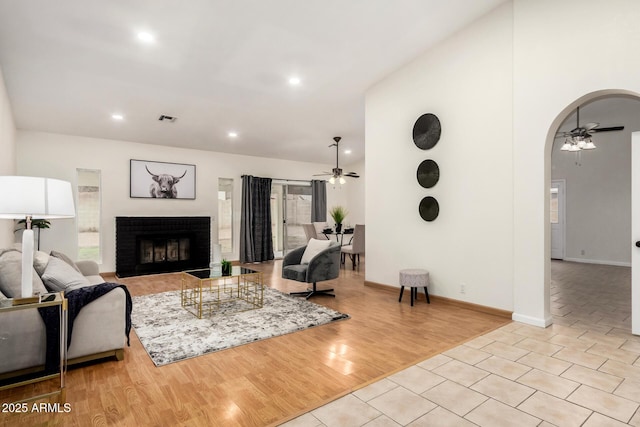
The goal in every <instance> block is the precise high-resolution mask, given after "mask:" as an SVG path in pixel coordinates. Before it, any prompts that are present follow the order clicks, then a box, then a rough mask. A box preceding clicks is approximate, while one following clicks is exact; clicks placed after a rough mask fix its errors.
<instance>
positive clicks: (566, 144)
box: [560, 142, 571, 151]
mask: <svg viewBox="0 0 640 427" xmlns="http://www.w3.org/2000/svg"><path fill="white" fill-rule="evenodd" d="M570 149H571V144H569V143H568V142H565V143H564V144H562V147H561V148H560V150H562V151H569V150H570Z"/></svg>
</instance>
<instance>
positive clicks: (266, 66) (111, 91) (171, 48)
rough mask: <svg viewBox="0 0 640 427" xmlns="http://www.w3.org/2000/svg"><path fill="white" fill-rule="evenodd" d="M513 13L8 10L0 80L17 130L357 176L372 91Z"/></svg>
mask: <svg viewBox="0 0 640 427" xmlns="http://www.w3.org/2000/svg"><path fill="white" fill-rule="evenodd" d="M503 1H504V0H446V1H442V0H342V1H338V0H325V1H321V2H320V1H316V2H313V1H302V0H253V1H251V0H235V1H232V0H226V1H223V0H189V1H184V2H181V1H166V0H136V1H131V0H107V1H100V2H98V1H93V0H56V1H51V0H28V1H16V0H0V67H1V68H2V70H3V73H4V78H5V83H6V86H7V91H8V93H9V99H10V102H11V105H12V110H13V113H14V118H15V122H16V126H17V127H18V128H19V129H29V130H39V131H46V132H55V133H63V134H70V135H80V136H89V137H98V138H108V139H117V140H127V141H136V142H142V143H149V144H160V145H169V146H178V147H189V148H196V149H202V150H212V151H221V152H229V153H241V154H248V155H254V156H262V157H273V158H282V159H292V160H301V161H312V162H319V163H328V164H331V163H333V162H334V156H335V151H333V149H329V148H328V146H329V144H331V143H332V142H333V141H332V137H333V136H342V137H343V140H342V143H341V148H344V149H346V148H351V149H352V150H353V152H352V154H350V155H349V157H347V156H345V155H343V154H341V163H346V164H348V163H350V162H354V161H357V160H360V159H362V158H364V93H365V91H366V90H367V88H369V87H371V86H372V85H373V84H375V83H376V82H377V81H379V80H381V79H382V78H384V76H386V75H387V74H389V73H391V72H393V71H394V70H396V69H398V68H399V67H401V66H402V65H403V64H405V63H407V62H409V61H410V60H412V59H413V58H415V57H416V56H417V55H419V54H420V53H422V52H424V51H425V50H427V49H429V48H430V47H431V46H433V45H434V44H436V43H437V42H439V41H441V40H442V39H444V38H446V37H447V36H449V35H451V34H453V33H454V32H456V31H457V30H459V29H461V28H462V27H464V26H465V25H467V24H468V23H470V22H471V21H473V20H475V19H477V18H478V17H480V16H481V15H483V14H485V13H487V12H488V11H489V10H491V9H493V8H494V7H496V6H497V5H498V4H500V3H502V2H503ZM140 30H146V31H149V32H151V33H153V34H155V36H156V41H155V43H153V44H149V45H145V44H142V43H140V42H138V41H137V39H136V34H137V32H138V31H140ZM291 75H297V76H299V77H300V78H301V80H302V83H301V85H300V86H298V87H291V86H290V85H289V84H288V78H289V77H290V76H291ZM116 112H117V113H121V114H123V115H124V116H125V119H124V120H123V121H121V122H115V121H114V120H112V119H111V115H112V114H113V113H116ZM161 114H166V115H171V116H175V117H177V120H176V121H175V122H174V123H165V122H160V121H158V117H159V116H160V115H161ZM230 130H235V131H236V132H238V135H239V136H238V137H237V138H236V139H235V140H231V139H230V138H229V137H228V136H227V133H228V132H229V131H230Z"/></svg>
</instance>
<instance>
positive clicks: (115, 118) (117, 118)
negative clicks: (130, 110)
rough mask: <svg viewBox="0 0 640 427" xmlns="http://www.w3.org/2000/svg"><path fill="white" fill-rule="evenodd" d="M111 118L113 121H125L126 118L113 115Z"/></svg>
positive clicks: (120, 115)
mask: <svg viewBox="0 0 640 427" xmlns="http://www.w3.org/2000/svg"><path fill="white" fill-rule="evenodd" d="M111 118H112V119H113V120H124V116H123V115H122V114H112V115H111Z"/></svg>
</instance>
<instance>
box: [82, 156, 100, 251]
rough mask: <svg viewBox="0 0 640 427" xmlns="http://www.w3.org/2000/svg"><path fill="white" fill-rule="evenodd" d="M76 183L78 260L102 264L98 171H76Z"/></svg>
mask: <svg viewBox="0 0 640 427" xmlns="http://www.w3.org/2000/svg"><path fill="white" fill-rule="evenodd" d="M76 172H77V177H78V179H77V183H78V204H77V217H76V220H77V221H78V259H80V260H82V259H88V260H93V261H96V262H102V254H101V251H100V211H101V200H100V171H99V170H92V169H76Z"/></svg>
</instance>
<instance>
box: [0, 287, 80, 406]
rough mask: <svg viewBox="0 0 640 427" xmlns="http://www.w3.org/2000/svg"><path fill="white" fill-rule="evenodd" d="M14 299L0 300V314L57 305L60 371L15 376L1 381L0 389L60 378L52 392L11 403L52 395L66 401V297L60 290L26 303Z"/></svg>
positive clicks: (63, 401) (62, 401) (61, 401)
mask: <svg viewBox="0 0 640 427" xmlns="http://www.w3.org/2000/svg"><path fill="white" fill-rule="evenodd" d="M47 297H49V298H51V297H53V298H52V299H51V300H48V301H46V299H47ZM14 303H15V301H14V299H12V298H10V299H6V300H0V316H2V315H4V314H7V313H10V312H12V311H18V310H37V309H38V308H42V307H54V306H58V310H59V313H60V372H57V373H53V374H47V373H43V374H34V375H24V376H19V377H16V381H15V382H11V379H8V380H7V381H2V383H0V391H2V390H7V389H10V388H15V387H21V386H24V385H28V384H34V383H37V382H40V381H47V380H50V379H55V378H58V377H59V378H60V387H59V388H58V389H57V390H56V391H53V392H50V393H44V394H40V395H37V396H32V397H29V398H26V399H23V400H21V401H20V402H13V403H22V402H30V401H33V400H39V399H44V398H50V397H53V396H59V397H60V403H65V402H66V390H65V375H66V372H67V321H68V317H67V316H68V310H67V299H66V298H65V297H64V294H63V293H62V292H58V293H52V294H44V295H42V296H41V297H40V298H39V301H37V302H33V303H28V304H17V305H14Z"/></svg>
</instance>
